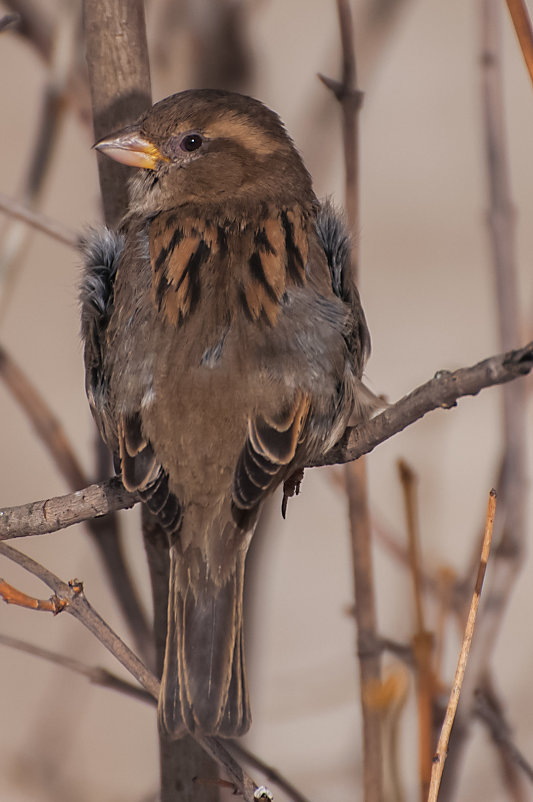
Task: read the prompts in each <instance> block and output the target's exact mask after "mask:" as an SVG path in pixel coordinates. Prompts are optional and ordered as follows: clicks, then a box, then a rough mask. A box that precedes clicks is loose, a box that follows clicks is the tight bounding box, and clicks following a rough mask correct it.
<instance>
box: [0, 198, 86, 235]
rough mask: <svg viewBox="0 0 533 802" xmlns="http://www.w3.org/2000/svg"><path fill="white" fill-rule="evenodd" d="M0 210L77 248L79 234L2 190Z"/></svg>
mask: <svg viewBox="0 0 533 802" xmlns="http://www.w3.org/2000/svg"><path fill="white" fill-rule="evenodd" d="M0 211H2V212H5V214H7V215H9V216H10V217H15V218H16V219H17V220H21V221H22V222H23V223H26V224H27V225H29V226H32V227H33V228H36V229H37V230H38V231H42V232H43V233H44V234H48V236H49V237H52V238H53V239H55V240H57V241H58V242H61V243H62V244H63V245H67V246H68V247H69V248H77V247H78V245H79V236H78V235H77V234H76V233H75V232H74V231H70V230H69V229H68V228H67V227H66V226H64V225H62V224H61V223H58V222H57V221H56V220H52V219H51V218H49V217H46V216H45V215H44V214H41V213H40V212H37V211H35V210H34V209H30V208H29V207H28V206H26V205H25V204H24V203H21V202H20V201H18V200H16V199H15V198H9V197H8V196H7V195H4V194H3V193H2V192H0Z"/></svg>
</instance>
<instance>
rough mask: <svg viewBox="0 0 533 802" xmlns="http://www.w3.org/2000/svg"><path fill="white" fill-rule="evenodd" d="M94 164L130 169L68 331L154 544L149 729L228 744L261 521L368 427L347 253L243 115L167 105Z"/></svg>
mask: <svg viewBox="0 0 533 802" xmlns="http://www.w3.org/2000/svg"><path fill="white" fill-rule="evenodd" d="M94 147H95V148H96V149H97V150H98V151H99V152H100V153H102V154H105V155H107V156H109V157H110V158H112V159H114V160H116V161H118V162H120V163H122V164H126V165H129V166H131V167H135V168H138V169H137V170H136V171H135V172H134V173H133V175H132V177H131V178H130V180H129V203H128V208H127V209H126V211H125V214H124V217H123V219H122V221H121V222H120V224H119V225H118V227H117V229H116V230H110V229H109V228H106V227H100V228H96V229H92V230H91V231H89V232H88V233H87V235H86V237H85V239H84V243H83V262H84V267H83V277H82V282H81V290H80V299H81V331H82V339H83V342H84V358H85V378H86V392H87V396H88V400H89V404H90V407H91V411H92V413H93V416H94V418H95V420H96V423H97V425H98V428H99V430H100V433H101V435H102V438H103V440H104V441H105V443H106V444H107V446H108V447H109V449H110V450H111V452H112V454H113V455H114V459H115V466H116V470H117V472H118V474H119V475H120V477H121V479H122V483H123V484H124V487H125V488H126V489H127V490H130V491H133V492H136V493H137V494H138V496H139V497H140V498H141V499H142V501H143V503H144V504H145V505H146V506H147V507H148V509H149V510H150V511H151V513H152V514H153V515H154V516H155V517H156V519H157V521H158V523H159V525H160V526H161V527H162V528H163V529H164V531H165V532H166V534H167V537H168V545H169V560H170V580H169V588H168V619H167V639H166V647H165V656H164V665H163V673H162V680H161V694H160V698H159V703H158V721H159V726H160V729H161V731H162V732H163V733H165V734H166V735H167V736H168V737H169V738H178V737H181V736H182V735H183V734H184V733H187V732H190V733H192V734H194V735H203V736H222V737H234V736H240V735H242V734H244V733H245V732H246V731H247V730H248V728H249V726H250V722H251V714H250V703H249V696H248V691H247V681H246V672H245V660H244V642H243V587H244V570H245V558H246V553H247V550H248V547H249V545H250V540H251V538H252V535H253V532H254V528H255V526H256V523H257V520H258V515H259V512H260V510H261V507H262V505H263V504H264V502H265V499H267V498H268V497H269V496H270V495H271V494H272V493H273V492H274V490H275V489H276V488H277V487H279V486H280V485H282V484H283V483H285V488H286V490H285V497H284V501H283V506H284V508H285V506H286V503H287V497H288V496H290V495H292V493H293V492H294V491H295V490H297V489H298V487H299V482H300V480H301V477H302V472H303V468H304V467H305V466H306V465H308V464H309V463H312V462H317V461H319V460H320V458H321V456H322V455H324V454H325V453H326V452H328V451H329V450H330V449H331V448H332V447H333V446H335V445H336V444H337V443H338V442H339V441H340V439H341V438H342V436H343V435H344V433H345V431H346V428H347V426H348V425H351V424H352V423H356V422H357V421H361V420H364V419H365V418H367V417H369V416H370V414H371V413H372V409H373V408H374V401H373V399H372V394H371V393H370V391H369V390H368V388H367V387H366V385H365V384H364V383H363V371H364V367H365V364H366V361H367V359H368V356H369V353H370V335H369V331H368V327H367V324H366V320H365V315H364V312H363V309H362V305H361V301H360V296H359V292H358V290H357V288H356V286H355V283H354V281H353V279H352V271H351V267H350V260H351V255H350V237H349V234H348V233H347V228H346V224H345V222H344V220H343V218H342V215H341V214H340V213H339V212H337V210H336V209H335V208H334V206H333V204H332V203H331V202H330V201H324V202H322V203H320V202H319V201H318V200H317V197H316V195H315V192H314V190H313V186H312V181H311V177H310V174H309V172H308V171H307V169H306V167H305V166H304V163H303V161H302V158H301V156H300V154H299V152H298V151H297V149H296V147H295V145H294V143H293V141H292V139H291V138H290V136H289V134H288V133H287V131H286V129H285V127H284V125H283V123H282V122H281V120H280V118H279V117H278V115H277V114H276V113H275V112H274V111H272V110H270V109H269V108H268V107H267V106H266V105H264V104H263V103H261V102H260V101H259V100H256V99H254V98H251V97H247V96H245V95H240V94H236V93H231V92H226V91H222V90H209V89H204V90H187V91H184V92H180V93H178V94H175V95H172V96H170V97H168V98H165V99H163V100H161V101H159V102H158V103H156V104H155V105H154V106H152V107H151V108H150V109H149V110H148V111H147V112H146V113H145V114H144V115H143V116H142V117H141V118H140V119H139V120H137V122H135V123H134V124H132V125H130V126H128V127H126V128H123V129H121V130H119V131H117V132H114V133H111V134H110V135H108V136H106V137H104V138H103V139H100V140H99V141H98V142H97V143H96V144H95V146H94ZM283 512H285V509H284V510H283ZM325 547H326V548H327V544H325Z"/></svg>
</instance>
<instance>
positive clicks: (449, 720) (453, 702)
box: [428, 490, 496, 802]
mask: <svg viewBox="0 0 533 802" xmlns="http://www.w3.org/2000/svg"><path fill="white" fill-rule="evenodd" d="M495 513H496V491H495V490H491V491H490V494H489V503H488V507H487V519H486V524H485V536H484V538H483V546H482V549H481V559H480V562H479V568H478V574H477V578H476V584H475V587H474V594H473V596H472V601H471V604H470V611H469V613H468V620H467V623H466V627H465V632H464V637H463V642H462V644H461V652H460V654H459V659H458V661H457V669H456V672H455V678H454V681H453V685H452V689H451V691H450V699H449V702H448V707H447V709H446V716H445V718H444V722H443V725H442V729H441V734H440V737H439V742H438V744H437V751H436V753H435V757H434V759H433V770H432V772H431V785H430V788H429V794H428V802H437V798H438V794H439V787H440V781H441V778H442V772H443V771H444V763H445V761H446V753H447V751H448V742H449V740H450V734H451V731H452V726H453V722H454V719H455V713H456V710H457V705H458V704H459V696H460V694H461V688H462V686H463V680H464V675H465V670H466V664H467V662H468V655H469V652H470V644H471V643H472V637H473V635H474V627H475V623H476V616H477V611H478V607H479V599H480V595H481V590H482V588H483V580H484V578H485V571H486V569H487V562H488V559H489V554H490V545H491V540H492V529H493V525H494V515H495Z"/></svg>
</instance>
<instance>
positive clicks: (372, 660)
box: [320, 0, 383, 802]
mask: <svg viewBox="0 0 533 802" xmlns="http://www.w3.org/2000/svg"><path fill="white" fill-rule="evenodd" d="M337 11H338V17H339V25H340V34H341V43H342V80H341V81H340V82H338V81H334V80H332V79H330V78H324V77H323V76H320V78H321V80H322V81H323V82H324V83H325V84H326V86H327V87H328V88H329V89H331V91H332V92H333V93H334V94H335V96H336V98H337V100H338V101H339V103H340V106H341V111H342V132H343V140H344V165H345V207H346V214H347V218H348V225H349V228H350V231H351V233H352V262H351V268H352V280H353V281H354V282H355V281H357V279H358V273H359V258H358V257H359V255H358V249H357V234H358V232H359V131H358V116H359V110H360V108H361V102H362V93H361V92H360V91H359V90H358V89H357V71H356V60H355V47H354V30H353V21H352V14H351V10H350V4H349V2H348V0H337ZM344 470H345V478H346V492H347V495H348V511H349V521H350V532H351V545H352V560H353V573H354V592H355V617H356V622H357V653H358V657H359V670H360V683H361V709H362V717H363V765H364V780H363V784H364V799H365V802H380V800H381V799H382V783H383V778H382V760H383V758H382V751H383V747H382V733H381V716H380V712H379V710H377V709H376V708H373V707H372V706H371V705H370V704H369V703H368V696H367V694H366V689H367V688H368V687H370V686H372V685H375V684H376V683H379V682H380V680H381V658H380V652H379V649H377V648H376V631H377V613H376V603H375V594H374V569H373V563H372V545H371V530H370V514H369V509H368V490H367V474H366V463H365V460H364V459H359V460H357V462H351V463H347V464H346V465H345V468H344Z"/></svg>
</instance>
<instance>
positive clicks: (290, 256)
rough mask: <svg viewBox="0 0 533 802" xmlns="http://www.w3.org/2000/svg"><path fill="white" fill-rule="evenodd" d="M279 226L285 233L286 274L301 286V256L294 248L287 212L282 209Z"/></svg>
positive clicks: (292, 229)
mask: <svg viewBox="0 0 533 802" xmlns="http://www.w3.org/2000/svg"><path fill="white" fill-rule="evenodd" d="M280 219H281V225H282V226H283V231H284V233H285V248H286V251H287V273H288V274H289V276H290V277H291V279H292V280H293V281H294V283H295V284H298V285H300V286H301V285H302V284H303V277H302V272H303V269H304V262H303V259H302V254H301V253H300V251H299V249H298V248H297V247H296V243H295V242H294V227H293V225H292V223H291V222H290V220H289V218H288V216H287V212H286V210H285V209H284V210H283V211H282V212H281V215H280Z"/></svg>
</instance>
